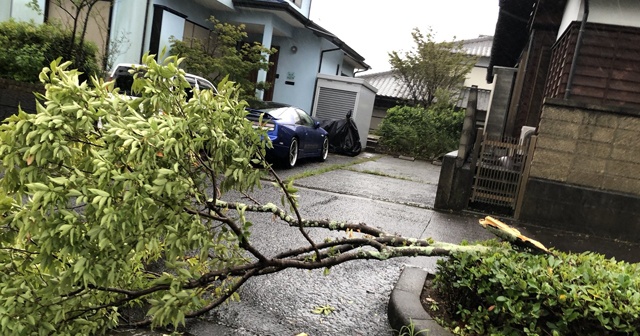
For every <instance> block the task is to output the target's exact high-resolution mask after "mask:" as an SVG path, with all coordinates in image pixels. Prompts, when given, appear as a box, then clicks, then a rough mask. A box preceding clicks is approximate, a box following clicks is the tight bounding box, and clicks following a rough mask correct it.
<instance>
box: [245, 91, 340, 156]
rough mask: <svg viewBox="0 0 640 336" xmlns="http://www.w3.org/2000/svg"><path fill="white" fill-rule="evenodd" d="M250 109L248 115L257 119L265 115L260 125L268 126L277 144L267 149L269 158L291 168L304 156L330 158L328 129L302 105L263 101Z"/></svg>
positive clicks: (254, 119) (273, 140)
mask: <svg viewBox="0 0 640 336" xmlns="http://www.w3.org/2000/svg"><path fill="white" fill-rule="evenodd" d="M247 111H248V112H249V115H248V116H247V119H249V120H252V121H253V122H255V123H257V122H258V120H259V118H260V115H263V117H262V125H260V126H261V127H266V128H267V135H268V136H269V140H271V143H272V144H273V148H270V149H268V150H267V160H269V161H272V162H273V161H275V162H277V163H282V164H283V165H284V166H285V167H287V168H291V167H293V166H295V165H296V163H297V162H298V159H301V158H316V159H318V160H319V161H325V160H326V159H327V155H328V153H329V137H328V136H327V131H325V130H324V129H323V128H322V127H320V122H319V121H317V120H315V119H314V118H313V117H311V116H310V115H309V114H307V113H306V112H305V111H303V110H302V109H300V108H297V107H295V106H290V105H286V104H280V103H275V102H262V103H261V105H260V106H255V107H252V108H247Z"/></svg>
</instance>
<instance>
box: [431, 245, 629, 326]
mask: <svg viewBox="0 0 640 336" xmlns="http://www.w3.org/2000/svg"><path fill="white" fill-rule="evenodd" d="M638 272H640V266H639V265H638V264H629V263H626V262H616V261H615V260H613V259H605V257H604V256H602V255H598V254H593V253H583V254H566V253H561V252H555V255H532V254H529V253H518V252H517V251H513V250H509V249H499V250H498V249H496V250H494V252H491V253H488V254H456V255H454V256H452V257H451V258H449V259H448V260H441V261H439V262H438V273H437V275H436V278H435V285H436V288H437V289H438V291H439V292H440V294H441V295H443V298H445V301H446V302H447V303H448V306H447V307H446V309H448V310H449V312H450V313H452V314H456V315H457V316H459V317H460V320H461V322H462V325H461V326H460V328H461V329H462V331H463V333H464V334H480V335H493V334H500V335H622V334H625V335H627V334H633V335H637V334H638V330H639V329H640V278H638V277H637V274H638Z"/></svg>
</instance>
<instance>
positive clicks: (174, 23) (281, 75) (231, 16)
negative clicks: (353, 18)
mask: <svg viewBox="0 0 640 336" xmlns="http://www.w3.org/2000/svg"><path fill="white" fill-rule="evenodd" d="M310 2H311V1H310V0H309V1H307V0H305V1H303V2H302V7H301V8H300V10H301V11H302V13H303V14H304V13H305V11H306V13H307V14H308V10H309V8H310ZM221 3H222V4H223V5H224V2H223V1H218V2H216V3H215V4H212V7H216V8H218V7H220V4H221ZM149 6H150V7H149V9H147V8H146V4H145V1H126V0H116V5H115V7H114V14H113V16H114V20H113V24H112V25H113V29H114V30H117V31H122V32H126V33H127V34H128V36H129V38H130V39H131V41H130V44H131V46H132V47H131V48H128V49H127V50H125V53H123V54H122V55H119V56H118V57H117V60H116V63H138V62H140V56H141V52H143V51H145V52H146V51H147V50H149V45H150V42H149V41H150V36H151V26H152V24H151V22H152V20H153V12H154V6H156V8H157V6H165V7H167V8H170V9H171V10H172V11H175V12H177V14H179V15H176V14H172V13H171V12H170V11H164V13H163V22H162V28H161V30H160V46H159V51H160V50H162V47H163V46H168V45H169V37H170V36H172V35H173V36H175V37H176V38H179V39H181V38H182V34H183V31H184V26H185V21H186V20H188V21H192V22H194V23H196V24H199V25H202V26H205V27H211V24H210V23H209V22H208V21H206V20H207V19H208V18H209V17H210V16H212V15H213V16H215V17H216V18H217V19H219V20H221V21H223V22H231V23H236V24H237V23H245V24H247V25H248V27H250V30H248V31H249V38H248V40H250V41H257V42H263V34H262V31H261V30H262V29H264V27H267V26H268V27H272V28H273V37H272V39H271V45H272V46H278V47H280V54H279V59H278V64H277V72H276V73H277V75H276V79H275V84H274V96H273V100H274V101H279V102H283V103H288V104H291V105H295V106H298V107H300V108H302V109H304V110H306V111H308V112H311V109H312V102H313V94H314V88H315V82H316V75H317V73H318V65H319V63H320V55H321V50H326V49H333V48H335V47H336V46H335V45H333V44H331V43H329V42H327V41H326V40H325V39H323V38H321V37H318V36H317V35H315V34H313V33H312V32H311V31H310V30H308V29H305V28H296V27H292V26H291V25H290V24H289V23H287V22H285V21H284V20H282V19H280V18H279V17H278V16H277V15H275V14H270V13H268V12H265V11H256V10H244V9H241V8H238V9H237V10H235V11H223V10H217V9H216V8H208V7H203V6H201V5H199V4H198V3H196V2H195V1H184V0H152V1H151V2H150V4H149ZM295 8H297V6H295ZM147 10H148V14H147V17H148V19H147V24H146V25H145V24H144V22H143V21H144V19H143V18H144V17H145V11H147ZM145 29H146V31H145ZM143 36H144V41H143ZM294 45H295V46H296V47H297V52H296V53H293V52H292V51H291V47H292V46H294ZM343 57H344V56H343V52H342V51H337V52H326V53H325V54H324V56H323V67H322V69H321V73H326V74H332V75H334V74H335V73H336V69H337V66H338V64H340V69H338V71H344V72H345V73H348V74H353V69H351V68H349V67H345V68H342V63H343Z"/></svg>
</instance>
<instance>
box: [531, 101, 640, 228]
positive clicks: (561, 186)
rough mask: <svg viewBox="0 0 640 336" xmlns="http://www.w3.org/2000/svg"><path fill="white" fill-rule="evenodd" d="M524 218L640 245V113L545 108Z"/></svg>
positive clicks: (556, 104) (548, 104)
mask: <svg viewBox="0 0 640 336" xmlns="http://www.w3.org/2000/svg"><path fill="white" fill-rule="evenodd" d="M520 219H522V220H525V221H529V222H534V223H537V224H542V225H547V226H553V227H556V228H559V229H569V230H573V231H578V232H585V233H590V234H597V235H601V236H608V237H611V238H619V239H625V240H630V239H631V240H637V239H640V111H637V110H632V109H624V108H605V107H602V106H592V105H588V104H580V103H576V102H568V101H562V100H555V99H551V100H547V101H545V105H544V106H543V110H542V117H541V121H540V126H539V128H538V142H537V145H536V149H535V153H534V156H533V161H532V164H531V172H530V179H529V180H528V182H527V188H526V193H525V195H524V199H523V203H522V212H521V216H520Z"/></svg>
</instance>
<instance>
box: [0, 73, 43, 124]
mask: <svg viewBox="0 0 640 336" xmlns="http://www.w3.org/2000/svg"><path fill="white" fill-rule="evenodd" d="M34 92H40V93H44V88H43V86H42V85H41V84H32V83H21V82H16V81H12V80H9V79H4V78H0V121H2V120H4V119H5V118H7V117H9V116H11V115H12V114H16V113H18V106H20V107H22V109H23V110H24V111H25V112H29V113H35V112H36V98H35V96H34V95H33V93H34Z"/></svg>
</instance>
